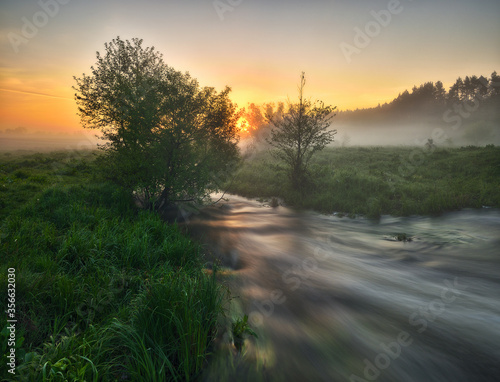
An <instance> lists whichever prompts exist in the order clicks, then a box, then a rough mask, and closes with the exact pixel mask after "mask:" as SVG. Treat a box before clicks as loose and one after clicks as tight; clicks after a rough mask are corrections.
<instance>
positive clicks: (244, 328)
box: [231, 314, 258, 352]
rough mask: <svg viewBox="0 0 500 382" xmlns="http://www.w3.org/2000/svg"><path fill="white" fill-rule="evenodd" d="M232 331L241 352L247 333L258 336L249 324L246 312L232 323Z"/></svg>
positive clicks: (236, 345) (237, 347)
mask: <svg viewBox="0 0 500 382" xmlns="http://www.w3.org/2000/svg"><path fill="white" fill-rule="evenodd" d="M231 331H232V333H233V342H234V346H235V347H236V349H237V350H238V351H239V352H241V350H242V349H243V343H244V342H245V335H246V334H249V335H251V336H254V337H255V338H258V336H257V333H255V332H254V331H253V330H252V328H251V327H250V325H249V324H248V316H247V315H246V314H245V315H244V316H243V317H242V318H238V319H237V320H236V321H235V322H233V323H232V325H231Z"/></svg>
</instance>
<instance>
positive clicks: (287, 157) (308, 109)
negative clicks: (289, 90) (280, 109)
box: [266, 72, 337, 191]
mask: <svg viewBox="0 0 500 382" xmlns="http://www.w3.org/2000/svg"><path fill="white" fill-rule="evenodd" d="M305 83H306V80H305V74H304V72H302V75H301V77H300V86H299V102H298V103H290V102H288V105H287V110H286V112H284V113H273V114H266V117H267V118H268V120H269V121H270V123H271V124H272V125H273V127H272V129H271V134H270V137H269V138H268V142H269V144H270V145H271V146H273V147H274V148H275V150H274V151H273V153H274V155H275V156H276V157H277V158H278V159H279V160H281V161H282V162H284V163H285V165H286V167H287V170H288V175H289V178H290V181H291V183H292V187H293V188H294V189H295V190H300V191H303V186H304V184H305V183H306V180H307V174H308V165H309V161H310V159H311V157H312V156H313V155H314V153H316V152H317V151H320V150H322V149H324V148H325V146H326V145H328V144H329V143H331V142H333V139H334V135H335V134H336V133H337V131H336V130H329V127H330V122H331V120H332V118H333V117H334V116H335V114H333V113H334V111H335V109H336V107H331V106H325V105H324V103H323V102H321V101H316V102H314V103H312V102H311V101H310V100H306V99H304V86H305Z"/></svg>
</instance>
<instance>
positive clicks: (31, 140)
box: [0, 127, 99, 152]
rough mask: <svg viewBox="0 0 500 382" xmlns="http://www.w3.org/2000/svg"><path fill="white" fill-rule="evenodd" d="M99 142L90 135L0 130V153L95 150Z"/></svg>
mask: <svg viewBox="0 0 500 382" xmlns="http://www.w3.org/2000/svg"><path fill="white" fill-rule="evenodd" d="M98 142H99V140H98V139H97V138H96V137H95V135H94V134H92V133H87V132H85V131H82V132H75V133H50V132H41V131H30V130H29V129H27V128H25V127H17V128H15V129H5V130H0V151H20V150H21V151H41V152H43V151H53V150H75V149H76V150H84V149H85V150H89V149H95V148H96V147H97V143H98Z"/></svg>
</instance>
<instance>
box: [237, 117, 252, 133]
mask: <svg viewBox="0 0 500 382" xmlns="http://www.w3.org/2000/svg"><path fill="white" fill-rule="evenodd" d="M236 127H238V130H239V133H240V135H247V134H249V129H250V124H249V122H248V121H247V120H246V119H245V118H244V117H240V118H239V119H238V121H237V122H236Z"/></svg>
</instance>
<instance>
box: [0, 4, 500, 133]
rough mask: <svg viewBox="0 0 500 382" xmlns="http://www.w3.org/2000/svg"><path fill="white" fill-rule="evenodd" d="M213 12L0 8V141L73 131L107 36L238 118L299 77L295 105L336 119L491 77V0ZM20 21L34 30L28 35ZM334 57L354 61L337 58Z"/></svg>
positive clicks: (284, 93) (498, 33)
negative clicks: (321, 105)
mask: <svg viewBox="0 0 500 382" xmlns="http://www.w3.org/2000/svg"><path fill="white" fill-rule="evenodd" d="M221 1H222V3H225V4H226V5H227V4H228V2H227V1H226V0H221ZM393 1H397V0H393ZM41 3H42V4H46V7H45V8H43V7H42V6H41V5H40V4H41ZM64 3H67V4H64ZM216 3H217V2H213V1H204V2H201V1H198V2H196V4H194V2H179V1H164V2H158V1H153V0H151V1H143V2H139V1H134V0H120V1H118V0H110V1H97V0H88V1H85V2H78V1H70V2H67V1H62V0H43V1H41V2H35V1H28V0H19V1H11V2H2V4H1V8H0V9H1V11H0V25H1V27H0V32H1V33H0V131H2V130H6V129H15V128H17V127H26V128H27V129H29V130H30V131H44V132H52V133H73V132H75V131H77V130H79V129H80V127H79V126H80V125H79V119H78V117H77V116H76V105H75V102H74V100H73V93H74V91H73V90H72V88H71V87H72V86H73V85H74V80H73V78H72V76H73V75H77V76H80V75H81V73H83V72H85V73H89V69H90V66H91V65H92V64H93V63H94V62H95V52H96V51H98V50H99V51H101V52H102V51H103V49H104V43H105V42H108V41H110V40H111V39H113V38H114V37H116V36H117V35H120V36H121V37H122V38H132V37H140V38H143V39H144V41H145V45H154V46H155V47H156V49H157V50H159V51H160V52H162V53H163V55H164V59H165V62H166V63H167V64H168V65H170V66H173V67H174V68H175V69H177V70H182V71H189V72H190V73H191V75H192V76H193V77H195V78H197V79H198V80H199V82H200V84H201V85H202V86H215V87H216V88H217V89H219V90H221V89H223V87H224V86H225V85H229V86H231V87H232V89H233V91H232V98H233V100H234V101H235V102H237V103H238V104H239V106H245V105H246V104H247V103H248V102H254V103H262V102H272V101H284V100H286V98H287V97H290V99H292V100H293V99H294V98H295V97H296V90H297V84H298V82H299V76H300V73H301V71H305V72H306V79H307V84H306V88H305V92H306V96H309V97H311V98H313V99H321V100H323V101H325V102H326V103H327V104H331V105H334V106H337V107H338V108H339V109H347V108H356V107H360V108H361V107H369V106H376V105H377V104H378V103H383V102H386V101H390V100H392V99H393V98H394V97H395V96H397V95H398V93H399V92H401V91H403V90H405V89H411V88H412V87H413V85H419V84H421V83H423V82H425V81H438V80H441V81H443V82H444V84H445V86H449V85H451V83H452V82H454V80H455V79H456V78H457V77H458V76H465V75H473V74H476V75H485V76H489V75H490V74H491V72H492V71H494V70H498V69H499V65H498V64H499V63H500V50H499V48H498V47H499V46H500V25H499V21H498V20H500V17H499V16H500V4H499V2H497V1H493V0H490V1H486V0H485V1H481V2H474V1H464V0H459V1H452V0H443V1H440V2H433V1H427V0H422V1H419V2H417V1H413V2H411V1H410V0H401V1H400V2H398V1H397V3H398V4H399V5H397V7H396V8H394V13H390V12H389V10H388V9H389V8H388V7H389V5H388V4H389V3H390V2H388V1H379V0H374V1H370V2H367V1H336V2H331V1H322V0H312V1H299V0H294V1H285V0H278V1H275V2H273V3H272V4H270V3H268V2H265V1H263V0H254V1H248V0H247V1H242V2H240V3H239V4H240V5H237V6H229V5H227V6H226V7H225V8H219V9H216V7H215V6H214V4H216ZM233 3H234V4H236V3H237V2H233ZM219 4H220V2H219ZM393 5H394V4H393ZM228 7H229V8H228ZM230 8H231V9H230ZM221 9H223V11H221ZM388 12H389V13H388ZM43 14H45V16H44V15H43ZM374 15H375V16H374ZM387 15H390V16H389V17H390V20H388V18H387V17H388V16H387ZM377 17H378V18H379V20H382V21H379V22H378V23H379V25H378V27H377V25H375V24H374V23H375V22H377V21H376V20H377ZM384 17H385V19H384ZM26 20H27V21H28V22H36V23H38V25H39V27H36V25H35V29H36V31H33V30H31V31H30V30H29V28H28V27H26ZM384 23H385V24H387V25H385V26H384V25H381V24H384ZM370 27H371V28H372V30H371V33H372V34H373V37H370V38H369V41H368V43H367V44H366V46H362V47H361V46H360V45H359V44H358V45H356V40H355V39H356V34H357V33H358V32H357V31H358V30H363V31H367V30H368V31H370V29H369V28H370ZM23 28H24V30H23ZM26 28H28V29H26ZM367 28H368V29H367ZM28 32H30V33H28ZM375 32H376V33H375ZM23 33H24V34H23ZM16 38H23V39H24V42H22V43H19V40H16ZM358 38H359V37H358ZM365 42H366V41H365ZM342 44H344V45H342ZM346 44H347V45H346ZM342 46H344V47H345V46H350V47H354V48H355V49H357V52H356V53H352V54H351V55H350V56H349V57H347V56H346V54H345V51H344V50H343V49H342Z"/></svg>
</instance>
